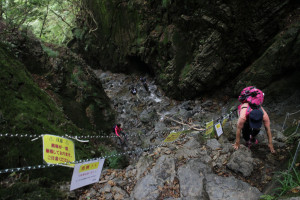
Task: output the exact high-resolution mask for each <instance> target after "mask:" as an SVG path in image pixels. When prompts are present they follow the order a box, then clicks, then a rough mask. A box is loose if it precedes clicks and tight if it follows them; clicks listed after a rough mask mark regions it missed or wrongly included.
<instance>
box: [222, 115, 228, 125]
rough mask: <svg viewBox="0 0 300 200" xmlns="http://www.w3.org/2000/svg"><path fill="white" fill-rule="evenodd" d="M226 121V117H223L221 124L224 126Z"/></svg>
mask: <svg viewBox="0 0 300 200" xmlns="http://www.w3.org/2000/svg"><path fill="white" fill-rule="evenodd" d="M227 121H228V117H225V118H224V119H223V121H222V126H223V127H224V125H225V124H226V122H227Z"/></svg>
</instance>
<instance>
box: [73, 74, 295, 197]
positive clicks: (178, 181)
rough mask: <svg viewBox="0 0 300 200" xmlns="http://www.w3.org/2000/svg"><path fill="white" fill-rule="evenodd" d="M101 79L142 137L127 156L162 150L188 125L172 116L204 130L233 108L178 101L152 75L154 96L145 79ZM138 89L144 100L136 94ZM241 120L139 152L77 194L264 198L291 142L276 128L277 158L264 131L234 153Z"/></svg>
mask: <svg viewBox="0 0 300 200" xmlns="http://www.w3.org/2000/svg"><path fill="white" fill-rule="evenodd" d="M96 74H97V76H98V77H99V78H100V80H101V82H102V84H103V87H104V88H105V91H106V92H107V94H108V96H109V97H110V98H111V100H112V102H113V104H114V108H115V109H116V111H117V112H118V113H119V116H118V121H120V122H122V124H123V127H124V130H125V131H126V132H127V133H128V134H129V135H130V134H136V136H132V137H129V145H128V147H125V148H124V149H123V151H128V150H136V149H138V148H145V147H149V145H159V144H161V143H162V141H163V140H164V138H165V137H166V136H167V135H168V134H169V133H170V131H172V130H173V131H182V130H184V129H187V128H188V127H187V126H184V125H182V124H180V123H176V122H174V121H172V120H171V119H176V120H178V121H179V122H182V123H188V122H190V124H191V123H192V124H194V125H199V126H202V127H203V122H207V121H209V120H211V119H216V118H218V117H219V116H221V115H222V114H225V113H226V110H227V107H228V106H229V104H228V103H224V102H219V103H217V101H216V100H204V99H202V100H195V101H184V102H179V101H174V100H171V99H169V98H167V97H165V96H163V93H162V92H161V90H160V89H159V88H158V87H156V86H155V84H154V81H152V80H151V79H150V78H148V83H149V86H150V87H149V88H150V91H151V92H150V93H147V92H146V91H145V90H144V88H143V87H142V84H141V83H139V81H138V78H139V77H138V76H126V75H124V74H112V73H110V72H101V71H96ZM132 84H134V85H136V86H137V89H138V96H134V95H132V94H131V93H130V92H129V89H128V88H129V86H130V85H132ZM265 109H266V110H268V108H265ZM158 113H160V114H161V115H159V114H158ZM168 117H169V118H168ZM235 121H236V119H235V116H233V119H232V121H231V122H229V123H227V125H226V126H225V127H224V134H223V135H222V136H221V137H220V138H218V139H215V138H210V139H209V138H207V139H206V138H204V137H203V134H202V133H200V132H199V131H192V132H189V133H184V134H182V136H181V139H180V140H178V141H176V142H174V143H167V144H163V145H161V146H159V147H157V148H155V149H154V150H152V151H148V152H143V153H139V154H134V155H131V159H130V165H129V166H128V167H127V168H126V169H118V170H113V169H104V170H103V172H102V175H101V180H100V182H99V183H97V184H94V185H91V186H87V187H85V188H81V189H78V190H77V191H76V195H79V196H80V197H79V199H151V200H152V199H210V200H217V199H220V200H221V199H231V200H232V199H237V200H240V199H259V197H260V196H261V195H262V194H263V193H262V192H263V190H264V187H265V186H266V184H267V183H268V182H270V181H271V180H272V175H273V172H274V171H275V170H276V169H277V170H278V166H279V165H280V161H282V160H284V159H285V155H286V153H287V151H288V150H289V149H288V148H285V144H284V143H283V141H284V140H285V137H284V136H283V135H282V134H281V133H280V132H279V131H276V130H273V139H274V145H275V148H276V149H277V152H276V154H275V155H271V153H269V150H268V148H267V145H266V142H267V138H266V134H265V133H264V131H262V132H261V134H260V135H259V141H260V143H259V145H258V146H256V147H254V148H253V149H252V151H250V150H249V149H248V148H246V147H245V146H243V145H242V147H241V148H240V149H239V150H238V151H234V150H233V148H232V143H233V140H234V133H235V128H234V127H235V124H234V122H235ZM278 147H280V149H279V148H278Z"/></svg>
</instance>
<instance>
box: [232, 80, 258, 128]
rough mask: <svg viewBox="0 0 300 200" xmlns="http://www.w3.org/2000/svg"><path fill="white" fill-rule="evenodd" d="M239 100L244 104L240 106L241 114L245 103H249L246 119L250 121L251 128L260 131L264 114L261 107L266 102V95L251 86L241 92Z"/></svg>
mask: <svg viewBox="0 0 300 200" xmlns="http://www.w3.org/2000/svg"><path fill="white" fill-rule="evenodd" d="M238 100H239V102H241V103H242V104H240V105H239V106H238V112H239V114H240V112H241V109H242V105H243V103H249V106H248V108H247V112H246V117H247V119H249V125H250V128H253V129H260V127H261V125H262V120H263V114H264V113H263V111H262V108H261V105H262V103H263V101H264V93H263V92H262V91H261V90H260V89H257V88H256V87H254V86H249V87H246V88H244V89H243V90H242V91H241V94H240V96H239V98H238Z"/></svg>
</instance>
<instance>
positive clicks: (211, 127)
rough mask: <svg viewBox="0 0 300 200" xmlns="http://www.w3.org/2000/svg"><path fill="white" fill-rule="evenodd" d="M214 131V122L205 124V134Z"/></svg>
mask: <svg viewBox="0 0 300 200" xmlns="http://www.w3.org/2000/svg"><path fill="white" fill-rule="evenodd" d="M213 130H214V121H211V122H207V123H206V132H205V134H211V133H212V132H213Z"/></svg>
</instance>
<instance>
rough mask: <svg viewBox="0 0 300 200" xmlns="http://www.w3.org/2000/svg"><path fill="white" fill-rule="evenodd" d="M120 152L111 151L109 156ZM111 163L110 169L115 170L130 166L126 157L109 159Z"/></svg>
mask: <svg viewBox="0 0 300 200" xmlns="http://www.w3.org/2000/svg"><path fill="white" fill-rule="evenodd" d="M117 153H118V152H117V151H116V150H114V151H111V152H110V153H109V154H108V155H114V154H117ZM107 160H108V162H109V167H110V168H113V169H121V168H124V167H125V166H127V165H128V161H127V159H126V157H125V156H124V155H122V156H113V157H109V158H107Z"/></svg>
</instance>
